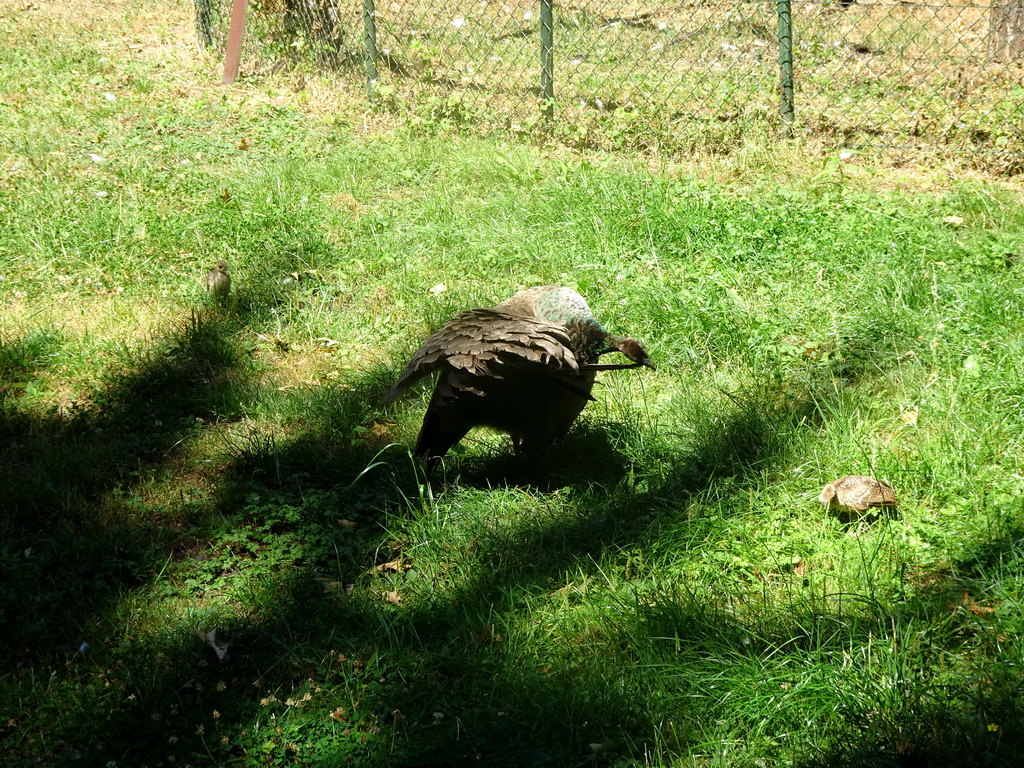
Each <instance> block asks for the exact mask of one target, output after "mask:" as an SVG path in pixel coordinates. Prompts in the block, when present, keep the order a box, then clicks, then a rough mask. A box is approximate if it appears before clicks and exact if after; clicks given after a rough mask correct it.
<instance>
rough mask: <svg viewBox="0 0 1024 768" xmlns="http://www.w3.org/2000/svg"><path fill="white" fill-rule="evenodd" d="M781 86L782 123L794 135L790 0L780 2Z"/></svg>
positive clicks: (789, 133)
mask: <svg viewBox="0 0 1024 768" xmlns="http://www.w3.org/2000/svg"><path fill="white" fill-rule="evenodd" d="M779 86H780V90H781V92H782V105H781V108H780V111H781V112H782V121H783V122H784V123H785V124H786V133H787V134H788V135H789V136H792V135H793V120H794V117H795V109H794V107H793V8H792V5H791V4H790V0H779Z"/></svg>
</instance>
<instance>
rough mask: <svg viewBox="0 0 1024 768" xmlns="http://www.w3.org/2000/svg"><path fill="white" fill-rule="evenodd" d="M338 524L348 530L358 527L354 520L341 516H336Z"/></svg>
mask: <svg viewBox="0 0 1024 768" xmlns="http://www.w3.org/2000/svg"><path fill="white" fill-rule="evenodd" d="M338 525H340V526H341V527H342V528H344V529H345V530H348V531H354V530H355V529H356V528H358V527H359V523H357V522H355V521H354V520H346V519H345V518H343V517H339V518H338Z"/></svg>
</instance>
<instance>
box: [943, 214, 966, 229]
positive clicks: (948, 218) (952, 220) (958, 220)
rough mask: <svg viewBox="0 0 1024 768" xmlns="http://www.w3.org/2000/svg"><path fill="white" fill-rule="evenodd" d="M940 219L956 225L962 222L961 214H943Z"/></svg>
mask: <svg viewBox="0 0 1024 768" xmlns="http://www.w3.org/2000/svg"><path fill="white" fill-rule="evenodd" d="M942 220H943V221H944V222H946V223H947V224H952V225H953V226H957V227H958V226H960V225H961V224H963V223H964V217H963V216H943V217H942Z"/></svg>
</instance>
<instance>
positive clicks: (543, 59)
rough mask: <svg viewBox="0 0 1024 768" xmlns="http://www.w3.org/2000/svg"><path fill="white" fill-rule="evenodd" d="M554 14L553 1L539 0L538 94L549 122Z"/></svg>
mask: <svg viewBox="0 0 1024 768" xmlns="http://www.w3.org/2000/svg"><path fill="white" fill-rule="evenodd" d="M554 43H555V14H554V3H553V0H540V94H541V98H542V99H543V100H544V117H545V118H547V119H548V120H550V119H551V118H552V117H553V116H554V110H555V57H554V52H553V47H554Z"/></svg>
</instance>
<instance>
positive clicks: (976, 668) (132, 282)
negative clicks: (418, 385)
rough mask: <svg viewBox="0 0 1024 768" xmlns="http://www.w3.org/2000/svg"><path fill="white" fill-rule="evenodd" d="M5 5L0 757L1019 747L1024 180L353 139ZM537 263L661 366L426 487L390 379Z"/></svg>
mask: <svg viewBox="0 0 1024 768" xmlns="http://www.w3.org/2000/svg"><path fill="white" fill-rule="evenodd" d="M144 10H145V9H144ZM125 13H128V12H127V11H126V12H125ZM2 23H3V25H4V26H3V30H4V33H5V35H6V37H5V38H3V43H0V58H2V59H3V61H5V62H8V63H11V65H12V66H10V67H4V68H2V69H0V72H2V74H0V90H2V91H3V92H4V93H20V92H29V91H31V93H32V95H33V97H32V99H31V100H27V101H24V102H20V103H21V104H22V106H21V107H20V108H19V109H20V110H21V111H20V112H17V114H18V115H19V117H18V118H17V119H14V120H12V122H11V123H10V124H9V128H8V129H7V130H6V131H5V132H3V134H2V135H0V145H2V146H3V149H4V152H5V157H6V158H7V160H6V161H5V163H6V165H5V166H4V167H5V168H6V169H9V170H10V173H8V174H7V175H6V176H4V178H3V179H2V180H0V215H2V216H3V223H4V225H5V226H4V227H3V228H2V229H0V277H2V281H0V291H2V296H3V301H4V311H3V315H2V317H0V323H2V325H0V434H2V435H3V438H2V441H0V510H2V512H0V532H2V534H3V535H2V541H3V543H2V544H0V624H2V625H3V626H4V627H5V629H6V632H5V634H6V636H7V640H6V641H5V643H4V645H3V650H2V654H3V658H4V659H5V661H6V662H7V664H6V666H5V669H7V670H8V673H7V675H6V676H5V677H4V678H3V680H2V684H0V711H2V712H3V714H4V717H3V718H0V719H2V721H3V730H0V742H2V746H3V751H4V754H5V755H6V758H5V759H6V760H7V763H6V764H10V765H12V766H17V765H26V766H27V765H34V764H39V763H43V764H68V763H71V762H73V761H76V760H80V761H83V764H84V762H88V763H90V764H92V763H95V764H100V765H103V764H109V763H111V762H113V763H116V764H118V765H120V764H129V763H130V764H140V765H141V764H154V765H155V764H159V763H161V762H163V763H164V764H171V763H172V762H176V764H179V765H181V764H187V763H192V764H210V765H213V764H216V765H236V764H237V765H256V764H267V763H268V762H270V763H275V764H277V763H282V764H283V763H299V764H313V763H320V764H334V763H342V762H344V761H346V760H347V759H349V758H351V759H352V760H353V761H355V762H357V763H366V764H374V765H378V764H379V765H394V766H401V765H406V766H412V765H430V764H436V765H452V764H461V763H467V762H468V763H473V762H476V763H481V764H487V765H577V764H608V765H632V764H637V765H652V766H669V765H695V766H704V765H730V766H732V765H751V766H754V765H768V764H773V765H775V764H796V765H844V764H845V765H863V764H885V763H893V764H915V761H918V762H923V761H928V763H929V764H930V765H958V764H964V763H965V762H971V761H988V763H989V764H1007V765H1009V764H1013V763H1014V760H1015V759H1016V755H1017V754H1018V753H1019V749H1020V744H1021V734H1020V730H1019V725H1018V724H1019V722H1020V711H1021V701H1020V693H1019V691H1020V679H1019V668H1020V667H1019V664H1020V662H1021V661H1022V660H1021V659H1020V658H1019V656H1020V650H1019V648H1018V647H1017V644H1016V642H1015V640H1014V638H1015V637H1016V636H1017V635H1019V634H1020V629H1021V627H1020V623H1021V622H1020V619H1019V617H1018V615H1017V613H1018V612H1017V611H1016V609H1015V606H1016V605H1017V604H1018V603H1019V601H1020V600H1021V589H1022V584H1024V582H1022V579H1021V561H1022V551H1021V547H1020V541H1021V531H1022V529H1024V508H1022V505H1021V502H1020V498H1021V495H1022V492H1024V481H1022V479H1021V478H1022V477H1024V471H1022V470H1024V466H1022V438H1021V435H1022V434H1024V429H1022V427H1024V424H1022V415H1021V403H1022V400H1021V398H1022V391H1024V390H1022V382H1024V368H1022V365H1021V363H1020V359H1021V355H1020V352H1021V349H1022V347H1024V341H1022V328H1024V323H1022V322H1021V320H1020V311H1019V308H1020V306H1021V300H1022V298H1024V297H1022V289H1021V287H1020V286H1021V282H1020V273H1019V270H1020V268H1021V267H1020V266H1019V265H1016V264H1015V261H1014V259H1013V258H1010V259H1007V254H1020V253H1022V251H1024V206H1022V204H1021V201H1020V197H1019V194H1018V193H1017V192H1016V191H1014V190H1012V189H1008V188H1006V187H1005V186H1000V185H998V184H996V183H987V182H979V181H972V182H959V183H954V182H949V181H948V180H943V181H941V185H942V186H944V187H945V189H940V190H936V189H935V187H936V183H933V182H932V181H927V180H925V181H923V182H921V183H914V182H915V180H913V179H909V177H906V176H904V177H902V179H903V180H902V181H899V182H894V181H893V180H892V179H891V178H888V177H887V176H886V175H885V174H884V173H883V172H882V171H881V170H879V168H878V167H876V166H873V165H872V160H871V158H868V157H864V156H861V155H856V156H852V157H850V158H846V159H840V158H839V157H838V156H836V157H829V158H827V159H826V160H825V162H822V161H821V160H820V159H817V158H814V159H811V160H808V159H807V158H804V157H802V156H801V155H800V154H799V152H798V151H797V150H796V149H794V148H793V147H788V148H785V151H784V152H783V151H781V150H780V151H778V152H773V151H771V149H772V148H771V147H767V146H764V145H758V144H757V143H756V142H753V143H751V144H748V145H746V146H745V147H743V148H740V149H737V150H736V151H735V152H734V153H733V154H731V155H730V156H728V157H711V156H709V157H708V158H706V161H705V166H706V167H703V168H699V167H697V165H695V164H691V165H690V166H686V167H683V168H678V167H677V168H673V167H669V162H668V161H667V160H665V159H664V158H662V159H657V158H655V159H654V160H652V159H651V158H636V157H633V158H630V157H629V156H628V155H622V156H611V155H607V154H600V153H596V152H595V153H580V154H572V153H569V152H567V151H564V150H554V149H539V148H533V147H529V146H525V145H519V144H515V143H511V142H505V141H496V140H494V139H489V138H480V137H476V138H474V137H471V136H467V135H465V133H458V132H453V131H450V130H448V129H447V128H445V127H444V126H442V125H437V124H434V125H428V126H424V125H423V124H416V121H415V120H411V121H410V122H409V123H400V124H397V125H394V126H391V128H392V130H389V131H383V132H375V131H368V130H365V129H362V130H358V131H357V130H355V128H354V127H353V126H355V125H357V124H359V119H360V118H359V115H358V114H357V113H353V112H351V111H345V109H340V110H339V114H338V115H325V114H324V112H323V111H321V110H320V108H319V107H316V108H313V107H310V106H309V105H303V104H302V103H301V100H299V99H298V98H297V97H295V96H294V95H292V96H284V97H282V96H281V95H280V94H279V93H277V92H276V91H275V90H274V89H276V88H278V87H279V86H280V81H274V80H273V79H272V78H271V79H268V80H267V81H266V82H252V83H249V84H243V86H241V87H240V88H239V89H238V90H232V91H221V90H218V88H219V86H217V85H216V84H215V83H209V84H207V81H206V80H204V78H205V77H206V74H208V73H205V70H202V68H201V67H197V68H195V69H194V70H186V71H184V72H182V71H179V70H175V74H174V75H173V77H171V76H169V75H168V74H167V70H165V69H164V68H162V67H161V66H158V65H157V64H156V63H154V62H151V61H148V60H147V59H141V60H140V59H134V60H132V61H130V62H129V61H125V60H124V59H123V58H122V57H121V56H120V55H118V54H116V53H115V52H113V51H112V50H111V48H110V47H109V46H107V45H103V46H101V45H99V42H102V41H99V40H97V39H96V38H95V37H91V36H90V35H91V34H98V33H96V32H95V30H94V31H93V32H92V33H87V32H85V31H83V32H81V34H79V35H76V36H73V39H69V40H65V41H63V42H62V46H61V47H60V49H59V51H60V52H59V55H53V56H49V55H48V54H47V55H44V51H49V50H50V49H51V46H50V45H49V43H48V42H47V41H49V40H51V39H52V37H53V36H54V35H56V34H57V32H56V31H55V29H54V28H53V27H52V26H47V25H46V24H44V23H42V22H33V24H30V25H27V26H25V27H23V28H22V27H18V28H17V29H15V26H14V23H13V21H12V19H11V17H10V16H5V17H4V18H3V19H2ZM22 29H24V30H25V31H21V30H22ZM105 29H108V31H109V29H110V28H109V27H107V28H105ZM188 34H189V35H190V34H191V31H189V32H188ZM189 39H191V38H189ZM165 53H166V52H165ZM154 55H156V54H154ZM168 80H170V81H171V83H172V85H174V84H176V86H175V87H179V88H180V92H178V91H175V90H173V89H172V88H170V87H168ZM154 83H156V85H154ZM106 93H111V94H113V95H114V96H115V98H114V99H113V100H110V99H108V98H106V96H105V95H104V94H106ZM14 111H17V110H14ZM243 139H244V141H243ZM92 154H96V155H97V156H99V157H100V158H101V160H100V161H97V160H94V159H92V158H91V157H90V155H92ZM787 158H788V162H784V161H785V160H786V159H787ZM680 162H683V161H680ZM652 167H657V169H656V170H652ZM690 171H693V172H690ZM916 181H920V179H918V180H916ZM100 193H102V194H100ZM220 258H225V259H227V260H228V262H229V263H230V266H231V270H232V277H233V284H234V287H235V289H236V298H235V299H234V300H233V301H232V302H230V303H229V304H228V306H227V307H224V308H217V307H216V306H213V305H211V304H210V303H208V302H207V300H206V297H205V294H204V291H203V287H202V277H203V275H204V274H205V272H206V270H208V269H209V267H210V266H212V264H213V263H215V262H216V260H217V259H220ZM544 283H564V284H567V285H571V286H573V287H574V288H576V289H578V290H579V291H580V292H581V293H583V294H584V295H585V296H586V297H587V299H588V300H589V301H590V303H591V305H592V307H593V308H594V311H595V313H596V314H597V315H598V317H600V319H601V320H602V321H603V322H604V323H605V324H606V326H607V327H608V328H609V329H610V330H611V331H612V332H617V333H628V334H631V335H634V336H636V337H637V338H640V339H641V340H642V341H643V342H644V344H645V345H646V346H647V348H648V350H649V351H650V353H651V355H652V357H653V358H654V360H655V361H656V363H657V364H658V371H657V373H652V372H649V371H618V372H607V373H603V374H601V377H600V379H599V385H598V387H597V388H596V389H595V395H596V397H597V402H595V403H593V404H591V405H589V406H588V408H587V409H586V411H585V412H584V415H583V417H582V418H581V419H580V421H579V423H578V424H577V426H576V427H575V428H574V429H573V431H572V432H571V433H570V434H569V435H568V436H567V438H566V439H565V441H564V442H563V443H562V444H560V446H559V447H558V448H557V449H556V450H555V451H553V453H552V454H551V455H550V456H549V457H547V458H546V459H545V460H544V461H543V462H542V466H541V467H540V468H538V467H537V465H536V464H532V463H530V462H529V461H524V460H522V459H520V458H518V457H515V456H513V455H512V454H511V451H510V446H509V444H508V441H507V440H506V439H505V438H503V437H501V436H498V435H493V434H490V433H487V432H479V433H474V434H472V435H471V436H470V437H469V438H468V439H467V440H465V441H464V443H463V444H462V445H461V446H459V447H458V448H457V449H456V450H454V451H453V452H452V453H451V454H450V455H449V456H448V457H447V458H446V460H445V462H444V465H443V467H442V468H440V469H439V470H438V471H437V472H436V473H433V474H430V475H428V474H427V473H426V471H425V469H424V467H422V466H421V465H419V464H417V463H416V462H414V461H413V460H412V459H411V458H410V456H409V448H410V447H411V446H412V444H413V442H414V440H415V435H416V431H417V429H418V427H419V420H420V418H421V416H422V412H423V408H424V406H425V397H426V395H425V394H421V393H416V394H414V395H413V396H412V397H410V398H408V399H406V400H404V401H401V402H400V403H398V404H397V405H395V406H392V407H388V408H385V406H384V405H383V404H382V395H383V393H384V392H385V391H386V389H387V388H388V386H390V384H391V383H392V382H393V379H394V376H395V375H396V373H397V371H398V370H399V368H400V366H402V365H403V364H404V363H405V361H406V360H407V358H408V355H409V354H410V353H411V351H412V350H413V349H415V347H416V346H417V345H418V344H419V342H420V341H421V340H422V339H423V338H424V337H425V336H426V335H427V334H428V333H430V332H431V331H432V330H433V329H435V328H437V327H438V326H439V325H440V324H441V323H443V322H445V321H446V320H448V319H449V318H450V317H451V316H452V315H454V314H455V313H456V312H459V311H461V310H463V309H465V308H467V307H472V306H488V305H491V304H493V303H496V302H498V301H500V300H502V299H504V298H507V297H508V296H509V295H511V293H513V292H514V291H516V290H518V289H519V288H521V287H526V286H529V285H536V284H544ZM847 473H864V474H874V475H877V476H879V477H881V478H884V479H886V480H888V481H889V482H891V483H892V484H893V486H894V487H895V489H896V492H897V495H898V497H899V499H900V502H901V504H900V509H899V512H898V513H897V514H895V515H893V516H892V517H889V518H883V519H874V518H871V517H868V518H865V519H863V520H861V521H856V522H853V523H844V522H842V521H841V520H839V519H837V518H834V517H831V516H830V515H828V514H827V513H826V512H825V510H823V509H822V508H821V506H820V505H819V504H818V503H817V501H816V497H817V494H818V492H819V490H820V488H821V485H822V484H823V483H825V482H827V481H830V480H832V479H834V478H835V477H837V476H839V475H842V474H847ZM215 629H216V631H217V635H216V636H217V637H218V638H220V642H221V643H228V644H229V645H228V646H227V657H226V659H225V660H224V661H220V660H219V659H218V655H217V650H216V649H215V648H214V647H213V644H211V642H210V641H209V637H208V633H210V632H211V631H213V630H215ZM221 650H223V647H222V648H221ZM172 758H173V760H172Z"/></svg>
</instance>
